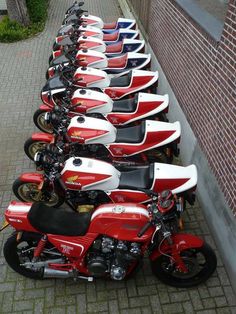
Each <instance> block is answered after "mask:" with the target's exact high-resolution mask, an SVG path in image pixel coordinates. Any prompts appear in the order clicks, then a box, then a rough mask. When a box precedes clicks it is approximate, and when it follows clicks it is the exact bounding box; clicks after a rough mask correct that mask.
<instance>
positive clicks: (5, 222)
mask: <svg viewBox="0 0 236 314" xmlns="http://www.w3.org/2000/svg"><path fill="white" fill-rule="evenodd" d="M7 226H9V222H8V221H6V220H4V222H3V224H2V227H1V229H0V232H1V231H2V230H4V229H5V228H6V227H7Z"/></svg>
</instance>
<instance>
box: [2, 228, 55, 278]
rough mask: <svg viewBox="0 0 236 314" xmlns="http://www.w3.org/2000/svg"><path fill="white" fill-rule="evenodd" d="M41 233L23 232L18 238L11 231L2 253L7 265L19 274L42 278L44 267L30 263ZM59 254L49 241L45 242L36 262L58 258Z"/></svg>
mask: <svg viewBox="0 0 236 314" xmlns="http://www.w3.org/2000/svg"><path fill="white" fill-rule="evenodd" d="M41 237H42V235H41V234H38V233H33V232H23V234H22V236H21V238H20V239H17V233H16V232H15V233H13V234H12V235H11V236H10V237H9V238H8V239H7V241H6V243H5V245H4V248H3V254H4V257H5V259H6V262H7V263H8V265H9V266H10V267H11V268H12V269H13V270H14V271H16V272H17V273H19V274H20V275H23V276H25V277H28V278H32V279H43V270H44V267H43V266H42V264H41V265H40V266H38V267H37V266H36V265H34V264H33V263H32V259H33V256H34V249H35V248H36V247H37V245H38V243H39V240H40V239H41ZM58 257H60V254H59V252H58V250H57V249H56V248H55V247H53V246H52V245H51V244H50V243H47V244H46V246H45V248H44V250H43V252H42V254H41V255H40V257H39V261H38V262H42V263H43V262H44V261H47V260H48V259H50V260H52V259H58Z"/></svg>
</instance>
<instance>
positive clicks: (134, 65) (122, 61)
mask: <svg viewBox="0 0 236 314" xmlns="http://www.w3.org/2000/svg"><path fill="white" fill-rule="evenodd" d="M150 64H151V55H150V54H144V53H134V52H128V53H126V54H124V55H122V56H118V57H110V58H108V57H107V56H106V55H105V54H104V53H102V52H98V51H94V50H87V49H81V50H79V51H78V52H77V53H76V55H75V57H72V56H66V55H61V56H59V57H57V58H55V59H53V60H52V61H51V63H50V67H49V69H48V70H47V74H46V79H48V78H51V77H53V76H54V75H55V74H58V73H60V67H61V66H62V65H63V66H64V69H63V70H64V71H66V69H67V68H68V67H69V66H70V69H71V70H72V69H74V71H76V69H77V67H79V66H82V67H92V68H95V69H102V70H103V71H106V72H107V73H108V74H112V75H113V76H114V77H117V76H121V75H124V74H127V73H128V72H129V71H130V70H134V69H147V68H149V67H150Z"/></svg>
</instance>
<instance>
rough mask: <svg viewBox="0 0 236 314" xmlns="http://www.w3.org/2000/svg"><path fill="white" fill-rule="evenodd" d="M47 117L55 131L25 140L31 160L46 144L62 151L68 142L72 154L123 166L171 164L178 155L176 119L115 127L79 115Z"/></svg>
mask: <svg viewBox="0 0 236 314" xmlns="http://www.w3.org/2000/svg"><path fill="white" fill-rule="evenodd" d="M46 119H48V122H49V123H50V124H51V125H53V127H54V128H53V130H54V134H47V133H33V134H32V136H31V137H30V138H29V139H28V140H27V141H26V142H25V145H24V149H25V153H26V154H27V156H28V157H29V158H30V159H32V160H33V159H34V156H35V154H36V153H37V152H38V151H39V150H40V149H42V148H43V147H44V146H45V145H46V144H49V143H55V144H57V145H60V147H63V151H64V152H65V151H67V147H68V144H70V143H75V144H76V145H74V146H73V149H74V150H73V153H74V154H76V155H77V156H84V157H92V158H98V159H101V160H106V161H110V162H112V163H115V162H119V163H120V162H121V163H122V164H124V165H126V164H127V165H137V164H138V165H139V164H141V165H142V164H146V163H148V162H153V161H161V162H169V163H171V162H172V160H173V156H174V155H175V156H178V152H179V150H178V147H177V144H178V143H179V141H180V135H181V127H180V123H179V122H175V123H168V122H160V121H153V120H144V121H142V122H141V124H139V125H136V126H131V127H125V128H120V129H118V128H115V127H114V126H113V125H112V124H111V123H110V122H109V121H106V120H103V119H97V118H92V117H87V116H82V115H81V116H75V117H73V118H69V117H67V116H65V117H63V116H61V115H60V114H58V115H57V114H56V113H52V114H48V115H47V117H46Z"/></svg>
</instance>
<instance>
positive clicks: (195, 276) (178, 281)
mask: <svg viewBox="0 0 236 314" xmlns="http://www.w3.org/2000/svg"><path fill="white" fill-rule="evenodd" d="M181 257H182V260H183V262H184V264H185V266H186V268H187V270H188V271H187V272H186V273H184V272H181V271H180V270H178V269H177V267H176V266H175V264H173V262H172V261H171V257H169V256H168V255H161V256H159V257H158V258H157V259H156V260H154V261H152V265H151V266H152V271H153V273H154V274H155V275H156V276H157V277H158V278H159V279H160V280H161V281H162V282H164V283H166V284H168V285H170V286H174V287H181V288H184V287H185V288H188V287H193V286H196V285H199V284H200V283H203V282H205V281H206V280H207V279H208V278H209V277H210V276H211V275H212V273H213V272H214V271H215V269H216V265H217V261H216V255H215V253H214V251H213V250H212V248H211V247H210V246H209V245H208V244H207V243H204V245H203V246H202V247H200V248H196V249H187V250H184V251H182V252H181Z"/></svg>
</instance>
